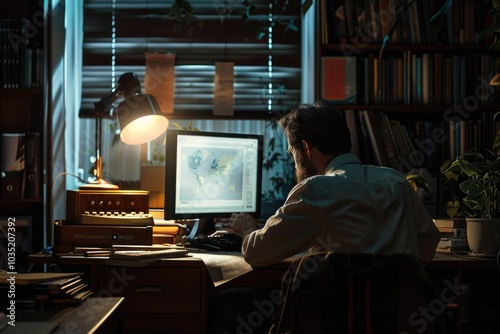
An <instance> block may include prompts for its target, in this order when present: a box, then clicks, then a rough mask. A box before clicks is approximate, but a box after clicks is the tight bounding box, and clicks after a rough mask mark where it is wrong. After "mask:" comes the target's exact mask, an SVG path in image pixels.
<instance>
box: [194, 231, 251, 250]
mask: <svg viewBox="0 0 500 334" xmlns="http://www.w3.org/2000/svg"><path fill="white" fill-rule="evenodd" d="M241 242H242V241H241V238H240V237H239V236H237V235H235V234H230V233H217V232H216V233H212V234H209V235H197V236H196V237H195V238H194V239H193V240H191V246H193V247H195V248H201V249H206V250H212V251H229V252H240V251H241Z"/></svg>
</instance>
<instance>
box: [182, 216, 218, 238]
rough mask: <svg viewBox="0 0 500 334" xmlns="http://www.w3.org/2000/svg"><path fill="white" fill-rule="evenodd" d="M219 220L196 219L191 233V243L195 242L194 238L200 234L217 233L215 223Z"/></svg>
mask: <svg viewBox="0 0 500 334" xmlns="http://www.w3.org/2000/svg"><path fill="white" fill-rule="evenodd" d="M216 221H217V219H214V218H200V219H196V220H195V221H194V223H193V226H192V227H191V231H190V232H189V236H188V239H189V241H193V240H194V238H195V237H196V236H197V235H198V234H200V233H203V234H211V233H213V232H215V222H216Z"/></svg>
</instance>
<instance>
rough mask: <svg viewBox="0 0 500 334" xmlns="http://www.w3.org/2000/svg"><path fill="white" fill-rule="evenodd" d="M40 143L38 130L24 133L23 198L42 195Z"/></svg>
mask: <svg viewBox="0 0 500 334" xmlns="http://www.w3.org/2000/svg"><path fill="white" fill-rule="evenodd" d="M40 144H41V143H40V134H39V133H38V132H28V133H26V179H25V198H41V197H42V189H41V188H42V182H41V181H42V170H41V169H42V168H41V167H42V166H41V165H42V164H41V157H40V152H41V151H40Z"/></svg>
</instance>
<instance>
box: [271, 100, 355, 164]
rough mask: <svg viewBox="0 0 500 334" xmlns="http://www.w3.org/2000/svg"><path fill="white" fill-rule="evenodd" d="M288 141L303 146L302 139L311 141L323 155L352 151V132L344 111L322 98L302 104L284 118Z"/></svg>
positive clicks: (282, 122)
mask: <svg viewBox="0 0 500 334" xmlns="http://www.w3.org/2000/svg"><path fill="white" fill-rule="evenodd" d="M280 125H281V128H282V129H283V131H284V132H285V135H286V137H287V138H288V142H289V144H290V146H291V147H293V148H295V149H300V150H301V149H302V145H301V143H302V140H305V141H308V142H309V143H310V144H311V145H312V146H313V147H316V148H317V149H318V150H319V151H320V152H321V153H323V154H333V155H338V154H343V153H349V152H351V146H352V144H351V132H350V131H349V128H348V127H347V124H346V121H345V117H344V115H343V114H342V112H341V111H340V110H338V109H337V108H335V107H333V106H331V105H328V104H326V103H324V102H322V101H318V102H315V103H313V104H299V105H297V106H296V107H294V108H293V109H292V110H291V111H290V112H289V113H288V114H286V115H285V116H283V117H282V118H281V119H280Z"/></svg>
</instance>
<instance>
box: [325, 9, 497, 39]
mask: <svg viewBox="0 0 500 334" xmlns="http://www.w3.org/2000/svg"><path fill="white" fill-rule="evenodd" d="M320 6H321V8H320V13H321V31H322V43H323V44H341V43H386V42H387V41H392V42H394V43H426V44H433V43H437V42H439V43H443V44H475V43H477V42H478V41H480V40H481V39H482V37H481V35H480V32H481V30H482V27H485V26H486V25H487V24H488V22H491V20H492V17H493V15H492V11H491V8H490V7H488V6H487V4H486V2H485V1H473V0H459V1H449V0H437V1H415V0H402V1H399V0H355V1H347V0H322V1H321V5H320ZM485 42H486V41H485Z"/></svg>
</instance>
